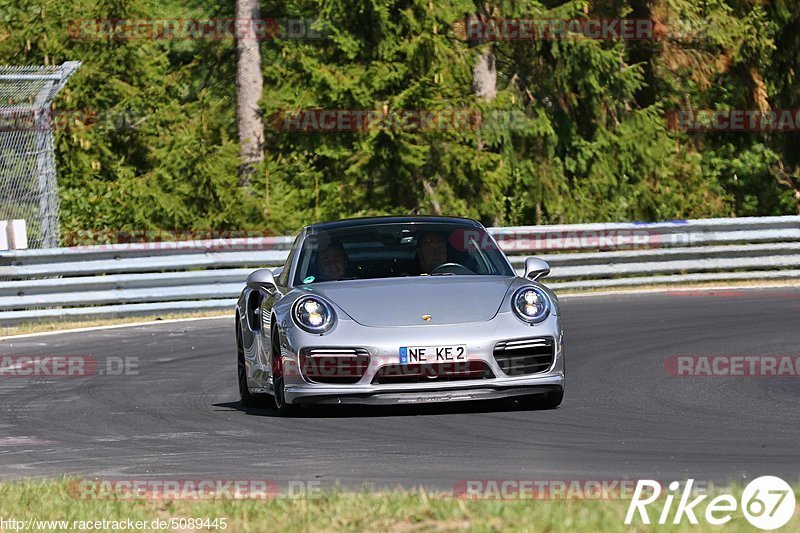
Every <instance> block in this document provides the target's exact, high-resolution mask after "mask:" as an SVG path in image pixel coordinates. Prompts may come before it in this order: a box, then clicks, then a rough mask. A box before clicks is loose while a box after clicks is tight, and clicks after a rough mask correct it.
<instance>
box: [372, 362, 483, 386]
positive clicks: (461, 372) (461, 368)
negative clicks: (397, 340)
mask: <svg viewBox="0 0 800 533" xmlns="http://www.w3.org/2000/svg"><path fill="white" fill-rule="evenodd" d="M493 377H494V374H493V373H492V370H491V369H490V368H489V365H487V364H486V363H484V362H483V361H461V362H450V363H433V364H418V365H414V364H412V365H385V366H382V367H380V368H379V369H378V371H377V372H376V373H375V377H374V378H372V384H373V385H388V384H392V383H431V382H438V381H462V380H475V379H491V378H493Z"/></svg>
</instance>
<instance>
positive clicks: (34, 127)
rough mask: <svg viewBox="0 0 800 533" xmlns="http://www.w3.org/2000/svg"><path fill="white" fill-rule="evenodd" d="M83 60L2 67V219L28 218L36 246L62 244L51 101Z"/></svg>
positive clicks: (0, 139) (31, 239)
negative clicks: (45, 64) (36, 65)
mask: <svg viewBox="0 0 800 533" xmlns="http://www.w3.org/2000/svg"><path fill="white" fill-rule="evenodd" d="M80 65H81V64H80V62H79V61H68V62H66V63H64V64H62V65H59V66H43V67H9V66H0V118H3V119H4V120H2V123H0V218H6V219H11V218H24V219H25V220H27V221H28V226H29V228H30V239H29V240H30V246H31V247H32V248H54V247H56V246H58V241H59V238H60V223H59V201H58V182H57V180H56V167H55V144H54V139H53V121H52V120H51V113H50V104H51V103H52V102H53V99H54V98H55V97H56V95H57V94H58V92H59V91H60V90H61V89H62V88H63V87H64V85H66V83H67V81H68V80H69V78H70V76H72V74H73V73H74V72H75V71H76V70H77V69H78V67H80Z"/></svg>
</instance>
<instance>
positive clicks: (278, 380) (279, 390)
mask: <svg viewBox="0 0 800 533" xmlns="http://www.w3.org/2000/svg"><path fill="white" fill-rule="evenodd" d="M270 338H271V340H272V350H271V357H272V392H273V397H274V399H275V410H276V411H278V414H279V415H280V416H286V417H290V416H295V415H296V414H297V413H298V411H299V410H300V407H299V406H298V405H294V404H291V403H286V396H285V388H284V387H285V385H284V381H283V364H282V363H281V358H280V357H276V354H280V351H281V343H280V339H279V338H278V331H277V330H276V329H275V328H273V329H272V335H270Z"/></svg>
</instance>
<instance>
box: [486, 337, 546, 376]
mask: <svg viewBox="0 0 800 533" xmlns="http://www.w3.org/2000/svg"><path fill="white" fill-rule="evenodd" d="M494 358H495V361H497V364H498V365H499V366H500V369H501V370H502V371H503V372H505V374H506V375H507V376H521V375H525V374H539V373H541V372H545V371H547V369H548V368H550V367H551V366H552V364H553V359H554V358H555V342H554V341H553V338H552V337H539V338H532V339H516V340H511V341H501V342H498V343H497V344H496V345H495V347H494Z"/></svg>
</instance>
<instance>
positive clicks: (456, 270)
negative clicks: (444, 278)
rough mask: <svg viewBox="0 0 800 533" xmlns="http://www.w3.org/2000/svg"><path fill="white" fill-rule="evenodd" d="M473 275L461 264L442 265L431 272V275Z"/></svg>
mask: <svg viewBox="0 0 800 533" xmlns="http://www.w3.org/2000/svg"><path fill="white" fill-rule="evenodd" d="M448 273H449V274H474V272H472V270H470V269H468V268H467V267H465V266H464V265H462V264H461V263H444V264H441V265H439V266H437V267H436V268H434V269H433V270H431V274H448Z"/></svg>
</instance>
